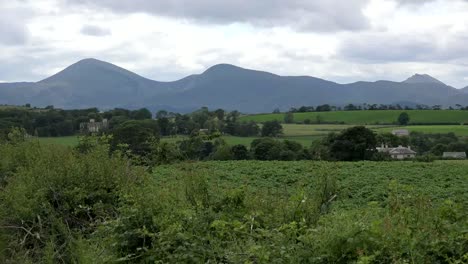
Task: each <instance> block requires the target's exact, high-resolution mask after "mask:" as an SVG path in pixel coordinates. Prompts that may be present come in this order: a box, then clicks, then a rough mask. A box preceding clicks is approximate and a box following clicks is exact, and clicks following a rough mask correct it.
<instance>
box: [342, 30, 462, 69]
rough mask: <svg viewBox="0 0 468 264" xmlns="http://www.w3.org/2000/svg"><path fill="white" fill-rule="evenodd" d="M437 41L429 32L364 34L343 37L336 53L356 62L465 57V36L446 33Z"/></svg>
mask: <svg viewBox="0 0 468 264" xmlns="http://www.w3.org/2000/svg"><path fill="white" fill-rule="evenodd" d="M447 39H448V40H447V41H444V42H440V39H439V38H438V37H437V36H431V35H422V34H421V35H402V34H400V35H393V36H392V35H385V34H367V35H362V36H359V37H352V38H348V39H346V40H344V41H343V42H342V43H341V46H340V48H339V50H338V55H339V56H341V57H344V58H346V59H352V60H354V61H360V62H371V63H389V62H449V61H459V60H462V59H466V58H468V47H467V46H466V45H465V43H467V41H468V37H466V36H465V34H459V35H454V36H450V37H448V38H447Z"/></svg>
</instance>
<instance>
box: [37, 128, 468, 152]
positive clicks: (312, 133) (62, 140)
mask: <svg viewBox="0 0 468 264" xmlns="http://www.w3.org/2000/svg"><path fill="white" fill-rule="evenodd" d="M349 127H352V125H329V124H327V125H301V124H283V133H284V134H283V136H281V137H279V139H287V140H293V141H296V142H299V143H301V144H302V145H303V146H306V147H307V146H310V144H311V143H312V142H313V141H314V140H317V139H320V138H322V137H324V136H326V135H327V134H328V133H330V132H336V133H339V132H340V131H342V130H344V129H346V128H349ZM367 127H368V128H371V129H373V130H374V131H375V132H376V133H389V132H391V131H392V130H394V129H408V130H409V131H410V132H411V131H415V132H423V133H428V134H436V133H443V134H444V133H450V132H452V133H455V135H457V136H460V137H468V126H466V125H464V126H462V125H437V126H436V125H433V126H406V127H399V126H385V125H369V126H367ZM185 138H186V137H185V136H174V137H163V138H162V139H161V140H162V141H163V142H172V143H176V142H178V141H181V140H183V139H185ZM222 138H223V139H224V140H225V141H226V143H228V144H229V145H237V144H241V145H245V146H249V145H250V143H251V142H252V141H253V140H254V139H257V138H260V137H235V136H223V137H222ZM38 140H39V142H41V143H45V144H59V145H65V146H75V145H76V144H78V137H77V136H69V137H47V138H38Z"/></svg>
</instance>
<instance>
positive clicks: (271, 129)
mask: <svg viewBox="0 0 468 264" xmlns="http://www.w3.org/2000/svg"><path fill="white" fill-rule="evenodd" d="M281 134H283V126H281V124H280V122H279V121H277V120H273V121H268V122H265V123H263V127H262V137H277V136H279V135H281Z"/></svg>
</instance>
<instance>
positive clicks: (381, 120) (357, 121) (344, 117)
mask: <svg viewBox="0 0 468 264" xmlns="http://www.w3.org/2000/svg"><path fill="white" fill-rule="evenodd" d="M402 112H407V113H408V114H409V116H410V124H411V123H413V124H415V123H416V124H418V123H445V124H446V123H460V124H461V123H468V111H459V110H374V111H336V112H310V113H295V114H294V121H295V122H303V121H304V120H306V119H310V120H311V121H312V122H313V123H314V122H316V121H317V116H320V119H321V121H322V122H336V123H344V124H353V125H365V124H370V125H372V124H394V123H396V121H397V119H398V116H399V115H400V113H402ZM241 120H242V121H255V122H266V121H271V120H278V121H281V122H282V121H283V120H284V114H282V113H281V114H258V115H246V116H243V117H241Z"/></svg>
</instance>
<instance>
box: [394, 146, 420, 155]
mask: <svg viewBox="0 0 468 264" xmlns="http://www.w3.org/2000/svg"><path fill="white" fill-rule="evenodd" d="M388 153H390V154H405V155H409V154H416V152H415V151H413V150H411V149H410V148H406V147H402V146H399V147H398V148H393V149H391V150H390V151H389V152H388Z"/></svg>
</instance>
